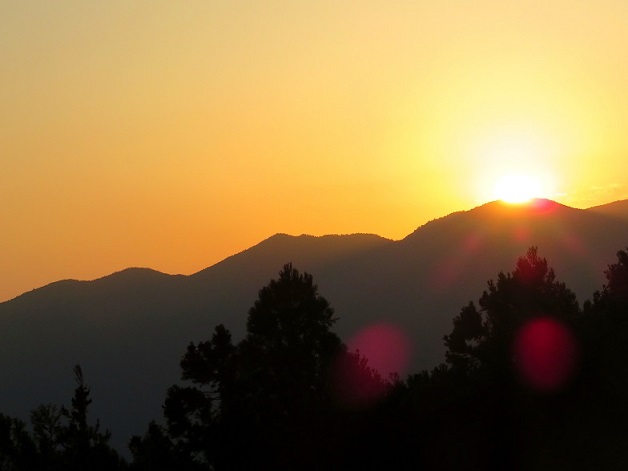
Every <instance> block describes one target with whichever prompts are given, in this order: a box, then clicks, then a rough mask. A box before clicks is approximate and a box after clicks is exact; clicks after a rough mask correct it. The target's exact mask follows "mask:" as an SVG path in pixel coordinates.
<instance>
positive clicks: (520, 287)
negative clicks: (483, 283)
mask: <svg viewBox="0 0 628 471" xmlns="http://www.w3.org/2000/svg"><path fill="white" fill-rule="evenodd" d="M478 304H479V309H478V308H477V307H476V305H475V304H474V303H473V302H470V303H469V304H468V305H466V306H464V307H463V308H462V310H461V312H460V314H459V315H458V316H456V317H455V318H454V320H453V324H454V327H453V330H452V331H451V333H450V334H449V335H446V336H445V337H444V341H445V346H446V347H447V352H446V359H447V362H448V363H450V364H451V365H452V366H454V367H457V368H460V369H463V370H465V371H466V372H467V373H470V374H472V373H477V372H478V371H484V372H486V370H487V369H492V370H494V371H496V372H499V374H502V373H505V372H506V371H514V370H513V368H512V366H513V362H514V361H515V360H516V359H515V358H514V355H513V345H514V343H515V336H516V335H517V334H518V332H520V329H521V328H522V326H524V325H525V324H526V322H529V321H530V320H532V319H535V318H545V317H550V318H554V319H556V320H558V321H560V322H562V323H566V324H568V325H573V324H574V322H575V321H576V319H577V318H578V317H579V315H580V308H579V306H578V302H577V300H576V295H575V294H574V293H573V292H572V291H571V290H570V289H568V288H567V287H566V286H565V284H564V283H562V282H559V281H557V280H556V275H555V273H554V270H553V269H552V268H550V267H549V266H548V263H547V260H546V259H545V258H541V257H539V255H538V251H537V248H536V247H530V248H529V249H528V251H527V253H526V255H525V256H524V257H520V258H519V259H518V260H517V263H516V267H515V270H514V271H513V272H512V273H506V274H504V273H503V272H500V273H499V274H498V275H497V281H493V280H489V282H488V290H487V291H484V293H483V294H482V296H481V297H480V299H479V301H478Z"/></svg>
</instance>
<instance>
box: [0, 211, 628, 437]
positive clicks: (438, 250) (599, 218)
mask: <svg viewBox="0 0 628 471" xmlns="http://www.w3.org/2000/svg"><path fill="white" fill-rule="evenodd" d="M531 245H535V246H538V248H539V252H540V255H541V256H544V257H546V258H547V259H548V260H549V262H550V265H551V266H552V267H553V268H554V269H555V271H556V274H557V277H558V279H559V280H561V281H564V282H566V283H567V285H568V286H569V287H571V288H572V289H573V290H574V291H576V293H577V294H578V296H579V299H580V301H583V300H585V299H587V298H590V297H591V295H592V294H593V292H594V291H595V290H597V289H601V287H602V285H603V282H604V276H603V272H604V269H605V268H606V267H607V265H608V264H610V263H613V262H614V261H615V258H616V257H615V253H616V252H617V250H619V249H622V248H625V247H626V246H627V245H628V202H626V201H624V202H616V203H612V204H610V205H605V206H601V207H596V208H591V209H587V210H580V209H574V208H570V207H567V206H564V205H561V204H558V203H555V202H553V201H549V200H534V201H532V202H531V203H529V204H525V205H508V204H505V203H501V202H492V203H487V204H485V205H482V206H479V207H477V208H474V209H472V210H469V211H461V212H457V213H453V214H450V215H448V216H446V217H443V218H440V219H436V220H433V221H430V222H428V223H427V224H425V225H423V226H421V227H419V228H418V229H417V230H416V231H414V232H413V233H412V234H410V235H408V236H407V237H406V238H404V239H402V240H399V241H392V240H388V239H384V238H382V237H379V236H376V235H369V234H354V235H330V236H323V237H312V236H307V235H302V236H298V237H294V236H289V235H285V234H277V235H275V236H273V237H271V238H269V239H267V240H265V241H263V242H261V243H259V244H258V245H256V246H254V247H251V248H250V249H248V250H245V251H243V252H241V253H239V254H236V255H234V256H232V257H229V258H227V259H225V260H223V261H222V262H220V263H218V264H216V265H213V266H211V267H209V268H207V269H205V270H202V271H200V272H198V273H196V274H193V275H190V276H182V275H177V276H173V275H166V274H163V273H159V272H156V271H154V270H149V269H142V268H131V269H127V270H124V271H121V272H118V273H114V274H112V275H109V276H107V277H104V278H101V279H98V280H94V281H72V280H66V281H60V282H56V283H52V284H50V285H47V286H45V287H43V288H40V289H36V290H34V291H31V292H28V293H25V294H23V295H22V296H19V297H17V298H15V299H13V300H11V301H7V302H5V303H2V304H0V342H1V344H2V345H3V347H2V350H1V351H0V368H1V369H2V370H1V371H2V372H3V387H2V388H1V389H0V411H1V412H3V413H6V414H10V415H16V416H20V417H23V418H26V417H27V412H28V410H30V409H32V408H34V407H35V406H37V405H38V404H40V403H43V402H53V403H57V404H61V403H63V404H66V405H68V403H69V400H70V398H71V396H72V391H73V388H74V384H73V382H72V367H73V365H75V364H77V363H80V364H81V365H82V367H83V371H84V372H85V376H86V380H87V382H88V384H89V385H90V386H91V389H92V396H93V399H94V402H93V405H92V417H99V418H100V419H101V423H102V425H103V426H104V427H106V428H109V429H111V430H112V431H113V438H114V440H113V441H114V445H117V446H118V447H119V448H123V446H124V444H125V443H126V441H127V440H128V438H129V437H130V436H131V434H141V433H143V432H144V431H145V429H146V426H147V424H148V422H149V420H151V419H160V418H161V404H162V403H163V399H164V397H165V392H166V389H167V387H168V386H170V385H171V384H173V383H175V382H176V381H178V380H179V366H178V362H179V359H180V358H181V356H182V355H183V353H184V351H185V348H186V346H187V344H188V343H189V342H190V341H194V342H197V341H201V340H205V339H208V338H209V337H210V336H211V333H212V331H213V328H214V326H215V325H217V324H219V323H222V324H224V325H225V326H226V327H227V328H228V329H230V330H231V332H232V333H233V335H234V339H235V340H236V341H237V340H239V339H240V338H241V337H242V336H243V334H244V332H245V324H246V317H247V314H248V309H249V308H250V307H251V306H252V304H253V302H254V300H255V299H256V297H257V292H258V290H259V289H260V288H261V287H263V286H264V285H266V284H267V283H268V281H269V280H270V279H271V278H273V277H275V276H276V275H277V274H278V272H279V270H280V269H281V267H282V266H283V265H284V264H285V263H287V262H292V263H293V265H294V266H295V267H296V268H298V269H299V270H301V271H307V272H309V273H312V275H313V276H314V279H315V281H316V282H317V283H318V285H319V290H320V293H321V294H322V295H323V296H325V297H326V298H327V299H328V300H329V301H330V302H331V304H332V306H333V307H334V308H335V309H336V314H337V316H338V317H339V321H338V323H337V324H336V326H335V330H336V332H338V333H339V335H340V336H341V337H343V338H344V339H350V338H351V337H352V336H353V335H354V334H356V333H357V332H359V330H360V329H362V328H364V327H367V326H369V325H372V324H381V323H387V324H390V325H392V326H394V327H396V328H399V329H400V330H401V332H404V333H405V334H406V335H407V337H408V340H409V342H410V344H411V349H412V361H411V367H410V371H411V372H412V371H418V370H419V369H422V368H431V367H433V366H435V365H436V364H438V363H439V362H441V361H442V360H443V352H444V349H443V346H442V337H443V335H444V334H446V333H448V332H449V331H450V329H451V321H452V318H453V317H454V316H455V315H457V314H458V312H459V310H460V308H461V307H462V306H463V305H465V304H466V303H467V302H468V301H470V300H477V298H478V297H479V296H480V295H481V293H482V291H483V290H484V289H485V288H486V282H487V280H489V279H491V278H495V277H496V275H497V273H498V272H499V271H511V270H512V269H513V268H514V264H515V261H516V259H517V258H518V257H519V256H522V255H523V254H525V252H526V250H527V248H528V247H529V246H531ZM402 373H403V372H402Z"/></svg>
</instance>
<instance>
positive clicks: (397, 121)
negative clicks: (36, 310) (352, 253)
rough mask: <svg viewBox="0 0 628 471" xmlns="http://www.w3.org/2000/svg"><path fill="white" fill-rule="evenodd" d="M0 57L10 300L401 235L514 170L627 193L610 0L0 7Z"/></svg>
mask: <svg viewBox="0 0 628 471" xmlns="http://www.w3.org/2000/svg"><path fill="white" fill-rule="evenodd" d="M0 41H1V44H2V47H1V48H0V61H1V63H2V64H3V67H2V72H1V73H0V119H1V123H2V125H1V126H0V164H1V171H0V198H1V200H0V201H1V202H0V221H1V229H2V230H0V246H1V247H2V249H1V250H0V264H1V266H2V270H1V271H0V301H1V300H6V299H9V298H11V297H13V296H16V295H18V294H20V293H22V292H24V291H27V290H29V289H33V288H35V287H38V286H41V285H43V284H46V283H49V282H52V281H55V280H58V279H63V278H79V279H89V278H95V277H99V276H102V275H105V274H108V273H111V272H113V271H116V270H120V269H122V268H125V267H129V266H148V267H152V268H154V269H157V270H161V271H164V272H167V273H186V274H187V273H192V272H195V271H197V270H200V269H202V268H204V267H206V266H209V265H211V264H213V263H215V262H217V261H219V260H221V259H223V258H225V257H226V256H229V255H231V254H233V253H236V252H239V251H241V250H243V249H245V248H247V247H249V246H251V245H253V244H255V243H257V242H259V241H260V240H262V239H265V238H266V237H268V236H270V235H272V234H274V233H277V232H286V233H290V234H301V233H308V234H314V235H320V234H327V233H354V232H368V233H377V234H380V235H382V236H384V237H388V238H393V239H396V238H401V237H403V236H405V235H407V234H408V233H410V232H412V230H414V229H415V228H416V227H417V225H419V224H422V223H424V222H426V221H428V220H430V219H432V218H435V217H440V216H442V215H444V214H447V213H450V212H453V211H457V210H460V209H468V208H470V207H473V206H477V205H479V204H481V203H484V202H486V201H488V200H489V199H490V195H491V189H492V185H493V182H494V181H495V180H496V179H498V178H500V176H502V175H503V174H507V173H517V172H525V173H527V174H534V175H536V176H537V177H538V178H540V179H541V180H542V181H543V182H544V188H545V189H544V191H545V194H544V195H542V196H544V197H549V198H552V199H554V200H557V201H559V202H561V203H564V204H567V205H570V206H574V207H589V206H593V205H597V204H602V203H606V202H609V201H613V200H617V199H622V198H626V197H628V187H627V183H628V182H627V181H626V177H625V175H628V159H627V158H626V154H627V151H628V133H626V123H627V122H628V87H626V84H627V83H628V66H627V62H626V57H628V4H627V3H626V2H624V1H621V0H617V1H610V0H602V1H598V2H574V1H573V0H572V1H544V2H540V1H529V2H503V1H488V0H482V1H475V2H463V1H438V2H437V1H432V2H427V1H413V2H325V1H311V2H310V1H299V2H294V1H273V2H245V1H235V2H234V1H224V2H223V1H217V0H214V1H209V2H208V1H186V2H169V3H157V2H149V1H135V2H126V1H121V0H120V1H113V0H112V1H107V2H99V1H95V0H89V1H88V0H84V1H82V2H72V1H66V0H58V1H55V2H14V1H7V2H2V3H0ZM302 268H303V269H305V270H307V269H308V267H302Z"/></svg>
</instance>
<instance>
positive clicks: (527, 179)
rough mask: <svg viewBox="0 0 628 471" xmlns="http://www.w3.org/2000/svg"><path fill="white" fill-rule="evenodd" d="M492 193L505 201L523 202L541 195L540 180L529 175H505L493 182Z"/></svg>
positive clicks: (496, 197)
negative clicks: (493, 188)
mask: <svg viewBox="0 0 628 471" xmlns="http://www.w3.org/2000/svg"><path fill="white" fill-rule="evenodd" d="M494 194H495V199H498V200H502V201H505V202H506V203H525V202H526V201H530V200H531V199H532V198H537V197H540V196H541V182H540V181H539V180H538V179H536V178H534V177H532V176H530V175H519V174H513V175H505V176H504V177H502V178H500V179H499V180H498V181H497V183H496V184H495V190H494Z"/></svg>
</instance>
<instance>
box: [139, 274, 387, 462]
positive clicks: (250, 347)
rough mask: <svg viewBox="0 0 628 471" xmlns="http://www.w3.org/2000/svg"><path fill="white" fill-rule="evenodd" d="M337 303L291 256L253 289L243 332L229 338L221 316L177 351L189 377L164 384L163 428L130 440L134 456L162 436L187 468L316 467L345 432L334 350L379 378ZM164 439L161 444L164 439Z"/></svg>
mask: <svg viewBox="0 0 628 471" xmlns="http://www.w3.org/2000/svg"><path fill="white" fill-rule="evenodd" d="M335 322H336V318H335V316H334V310H333V309H332V308H331V306H330V304H329V302H328V301H327V300H326V299H325V298H323V297H322V296H321V295H320V294H319V292H318V287H317V285H316V284H315V283H314V282H313V278H312V275H310V274H308V273H300V272H299V271H298V270H297V269H295V268H294V267H293V266H292V264H287V265H285V266H284V267H283V269H282V270H281V271H280V272H279V277H278V278H277V279H273V280H271V281H270V282H269V284H268V285H267V286H265V287H263V288H262V289H261V290H260V291H259V295H258V299H257V300H256V301H255V302H254V304H253V306H252V307H251V309H250V310H249V315H248V319H247V334H246V336H245V338H244V339H243V340H242V341H240V342H239V343H238V344H235V345H234V344H233V342H232V339H231V334H230V332H229V331H228V330H227V329H226V328H225V327H224V326H222V325H219V326H217V327H216V328H215V331H214V333H213V335H212V337H211V339H210V340H208V341H205V342H200V343H198V344H194V343H191V344H190V345H189V346H188V348H187V351H186V353H185V355H184V357H183V359H182V360H181V369H182V375H181V377H182V379H183V380H185V381H187V382H188V385H186V386H179V385H175V386H172V387H171V388H170V389H169V390H168V394H167V397H166V400H165V403H164V415H165V418H166V427H165V429H157V428H155V426H153V427H152V429H151V430H149V433H148V434H147V435H145V437H144V438H139V437H136V438H134V439H133V442H132V445H133V450H134V456H135V458H136V462H139V461H141V460H143V461H144V462H147V461H150V460H151V459H152V458H150V457H147V456H146V453H150V451H147V450H150V449H152V448H154V444H156V443H158V442H160V441H162V439H163V437H166V436H167V437H168V438H169V439H170V443H171V446H170V447H169V450H170V452H171V454H169V456H170V457H174V459H175V460H178V464H179V467H187V468H188V469H194V468H195V467H197V468H199V469H200V468H215V469H250V468H254V467H257V468H264V469H278V470H280V469H323V468H325V466H324V463H328V462H330V460H332V459H333V454H334V452H337V448H338V447H337V442H338V440H337V434H339V433H344V432H343V431H342V428H343V425H342V420H341V415H342V414H341V413H339V412H338V409H337V408H336V404H335V402H334V395H333V391H332V388H331V387H330V381H331V376H332V374H331V369H332V366H333V365H334V364H335V362H336V361H337V360H338V358H339V357H341V358H345V357H346V358H348V359H349V360H351V361H353V362H354V363H356V365H357V366H356V367H357V368H362V369H364V371H365V372H366V375H367V376H368V377H369V378H371V379H372V381H376V382H377V381H379V382H381V378H379V375H378V374H377V372H374V371H373V370H371V369H370V368H368V367H367V365H366V361H365V360H364V359H363V358H361V357H360V356H359V355H357V354H355V355H351V354H348V352H347V350H346V347H345V346H344V345H343V344H342V342H341V341H340V339H339V338H338V336H337V335H336V334H335V333H333V332H332V331H331V328H332V326H333V325H334V323H335ZM162 449H163V448H162Z"/></svg>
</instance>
